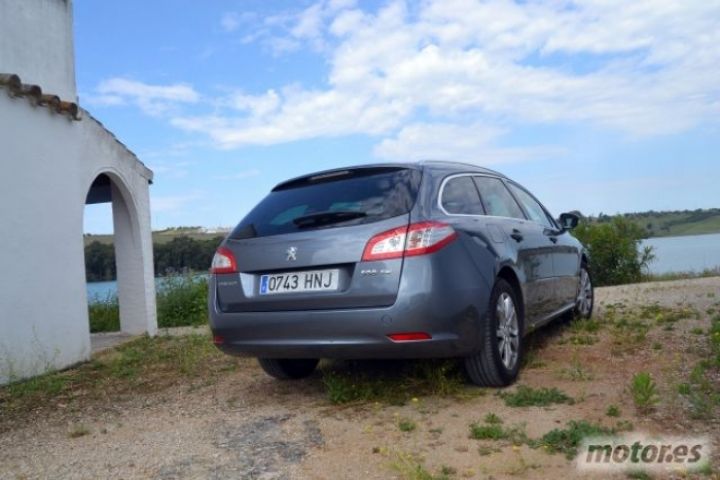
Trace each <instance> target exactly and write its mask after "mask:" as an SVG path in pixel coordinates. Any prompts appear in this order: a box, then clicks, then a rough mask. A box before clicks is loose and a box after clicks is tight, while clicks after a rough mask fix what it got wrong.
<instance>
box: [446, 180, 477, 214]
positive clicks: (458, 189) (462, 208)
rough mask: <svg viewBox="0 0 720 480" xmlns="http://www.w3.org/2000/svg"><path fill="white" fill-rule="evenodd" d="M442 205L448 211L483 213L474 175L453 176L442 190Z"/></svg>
mask: <svg viewBox="0 0 720 480" xmlns="http://www.w3.org/2000/svg"><path fill="white" fill-rule="evenodd" d="M441 201H442V206H443V208H444V209H445V211H446V212H448V213H461V214H466V215H482V214H483V213H485V212H484V210H483V207H482V203H481V202H480V196H479V195H478V192H477V188H475V184H474V183H473V181H472V177H467V176H465V177H456V178H451V179H450V180H448V181H447V183H445V186H444V187H443V191H442V200H441Z"/></svg>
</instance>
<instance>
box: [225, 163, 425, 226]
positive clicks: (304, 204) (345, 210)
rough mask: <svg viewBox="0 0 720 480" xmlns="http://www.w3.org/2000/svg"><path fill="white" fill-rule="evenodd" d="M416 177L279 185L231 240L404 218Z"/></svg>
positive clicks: (360, 174) (351, 176) (388, 173)
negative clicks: (398, 217)
mask: <svg viewBox="0 0 720 480" xmlns="http://www.w3.org/2000/svg"><path fill="white" fill-rule="evenodd" d="M420 177H421V173H420V171H418V170H415V169H410V168H397V167H395V168H391V167H381V168H378V167H373V168H361V169H354V170H347V171H344V172H340V173H338V174H333V175H328V176H317V177H308V178H306V179H301V180H298V181H293V182H291V183H286V184H282V185H280V186H278V187H276V188H275V189H274V190H273V191H272V192H271V193H270V194H269V195H268V196H267V197H265V198H264V199H263V200H262V201H261V202H260V203H259V204H258V205H257V206H256V207H255V208H253V209H252V210H251V211H250V213H248V214H247V216H246V217H245V218H244V219H243V220H242V221H241V222H240V224H239V225H238V226H237V227H235V230H233V232H232V234H231V235H230V238H234V239H242V238H252V237H265V236H270V235H279V234H283V233H292V232H299V231H305V230H313V229H318V228H331V227H339V226H349V225H358V224H363V223H371V222H377V221H379V220H384V219H386V218H391V217H396V216H398V215H404V214H406V213H408V212H409V211H410V209H411V208H412V206H413V204H414V203H415V198H416V197H417V192H418V187H419V185H420ZM314 216H315V218H313V217H314Z"/></svg>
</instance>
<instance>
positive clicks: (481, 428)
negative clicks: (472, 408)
mask: <svg viewBox="0 0 720 480" xmlns="http://www.w3.org/2000/svg"><path fill="white" fill-rule="evenodd" d="M487 420H488V419H487V418H486V419H485V424H480V423H473V424H471V425H470V438H473V439H475V440H508V441H509V442H510V443H512V444H513V445H522V444H523V443H526V442H527V441H528V438H527V434H526V433H525V425H514V426H512V427H507V428H505V427H503V426H502V425H501V423H502V420H500V419H499V418H497V420H499V421H500V423H497V421H496V422H495V423H491V422H488V421H487ZM492 420H495V419H492Z"/></svg>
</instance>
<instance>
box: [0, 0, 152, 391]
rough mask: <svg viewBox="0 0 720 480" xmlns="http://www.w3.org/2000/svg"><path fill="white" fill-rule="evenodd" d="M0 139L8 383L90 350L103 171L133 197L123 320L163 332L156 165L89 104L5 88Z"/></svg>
mask: <svg viewBox="0 0 720 480" xmlns="http://www.w3.org/2000/svg"><path fill="white" fill-rule="evenodd" d="M53 1H57V2H59V3H62V0H53ZM5 2H6V0H2V1H0V4H4V3H5ZM11 3H12V2H11ZM48 3H49V0H48ZM0 145H2V154H1V155H0V384H1V383H5V382H7V381H8V380H9V379H14V378H21V377H26V376H30V375H35V374H38V373H42V372H45V371H47V370H50V369H56V368H62V367H65V366H68V365H71V364H74V363H77V362H79V361H82V360H85V359H87V358H89V355H90V336H89V326H88V312H87V294H86V286H85V263H84V250H83V248H84V246H83V212H84V207H85V197H86V195H87V192H88V189H89V188H90V185H91V184H92V182H93V180H94V179H95V178H96V177H97V175H99V174H100V173H106V174H108V175H109V176H110V177H111V179H112V180H113V182H114V184H113V185H114V190H118V191H119V192H122V194H123V197H124V199H122V200H124V204H123V208H124V210H125V211H124V213H123V212H122V211H121V210H118V209H115V210H117V212H119V213H116V225H119V224H118V223H117V222H120V224H122V222H127V223H128V224H129V225H130V226H131V229H130V230H125V231H124V233H121V234H120V235H119V238H118V242H119V243H118V245H117V247H116V248H118V250H119V251H124V252H126V255H125V258H126V259H127V260H128V263H127V266H126V267H123V268H124V271H125V272H126V277H127V278H126V279H125V281H124V282H123V283H124V285H125V286H124V287H123V286H119V288H120V289H121V298H120V302H121V311H123V321H122V327H123V329H124V330H126V331H128V332H131V333H139V332H142V331H148V332H149V333H150V334H154V333H155V331H156V329H157V323H156V317H155V290H154V282H153V267H152V239H151V231H150V208H149V192H148V180H149V179H151V178H152V172H151V171H150V170H148V169H147V168H145V167H144V166H143V165H142V164H141V163H140V162H138V161H137V160H136V159H135V157H134V156H132V155H131V154H130V153H129V152H128V150H127V149H126V148H125V147H124V146H122V145H121V144H119V143H118V142H117V141H116V140H115V139H114V137H112V135H110V134H109V133H108V132H107V131H106V130H105V129H104V128H103V127H102V126H101V125H100V124H99V123H98V122H96V121H95V120H94V119H93V118H92V117H91V116H89V115H88V114H87V113H86V112H84V113H83V119H82V120H81V121H72V120H70V119H68V118H67V117H66V116H62V115H58V114H56V113H51V112H50V111H49V110H48V109H46V108H43V107H33V106H32V105H31V103H30V102H29V101H28V100H27V99H24V98H11V97H9V96H8V95H7V94H6V91H5V90H4V89H2V88H0ZM116 197H117V195H116ZM116 201H120V199H117V198H115V199H114V202H116ZM127 252H129V253H130V254H129V255H128V254H127ZM121 270H122V269H121ZM123 289H124V290H125V294H124V295H123V293H122V290H123Z"/></svg>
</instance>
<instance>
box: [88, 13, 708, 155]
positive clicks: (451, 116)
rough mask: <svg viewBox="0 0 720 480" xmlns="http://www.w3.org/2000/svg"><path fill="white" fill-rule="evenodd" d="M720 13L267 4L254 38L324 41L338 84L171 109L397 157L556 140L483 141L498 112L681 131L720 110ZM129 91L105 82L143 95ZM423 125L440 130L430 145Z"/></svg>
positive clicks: (526, 118)
mask: <svg viewBox="0 0 720 480" xmlns="http://www.w3.org/2000/svg"><path fill="white" fill-rule="evenodd" d="M719 19H720V4H719V3H717V2H676V1H671V0H637V1H633V2H630V3H628V2H625V1H620V0H587V1H583V2H574V1H562V2H558V1H556V0H546V1H535V2H523V3H515V2H510V1H505V0H487V1H476V0H442V1H441V0H426V1H423V2H420V3H417V4H413V5H412V6H410V7H409V6H408V5H407V4H406V3H405V2H403V1H391V2H389V3H387V4H386V5H385V6H383V7H381V8H380V9H378V10H377V11H375V12H368V11H362V10H360V9H359V8H356V7H355V6H354V3H353V2H343V1H320V2H317V3H315V4H312V5H310V6H309V7H307V8H305V9H304V10H302V11H300V12H297V13H288V12H285V13H282V14H280V15H276V16H273V17H267V18H265V19H264V21H263V22H259V23H260V24H261V26H260V27H259V30H258V31H256V32H254V33H252V34H250V35H246V36H245V38H246V39H247V41H257V42H261V43H263V44H265V45H270V46H271V47H270V48H272V49H273V51H274V52H275V53H276V54H279V53H283V52H294V51H297V50H299V49H301V48H303V47H305V48H311V49H315V50H316V51H318V52H320V53H321V54H323V55H324V56H325V57H326V59H327V62H328V65H329V72H328V74H327V81H326V83H325V85H324V87H322V88H314V89H303V88H299V87H294V86H288V87H286V88H281V89H277V90H270V91H267V92H264V93H260V94H258V95H251V94H248V93H246V92H243V93H240V94H237V95H235V96H234V97H233V96H231V97H230V98H229V99H225V100H226V101H225V104H224V106H223V107H221V108H216V109H214V110H213V111H212V113H205V114H202V113H197V112H193V113H187V112H185V113H182V114H176V115H172V118H171V122H172V124H173V125H175V126H177V127H179V128H182V129H185V130H188V131H193V132H200V133H202V134H205V135H207V136H209V137H210V138H211V139H212V141H213V142H214V143H215V144H216V145H218V146H219V147H222V148H236V147H242V146H247V145H271V144H276V143H282V142H289V141H296V140H302V139H308V138H317V137H330V136H342V135H351V134H366V135H371V136H377V137H379V143H378V145H377V147H376V149H375V152H376V154H377V155H378V156H381V157H384V158H390V157H393V158H396V157H401V156H408V155H410V156H412V155H414V154H415V152H416V151H418V150H420V147H413V146H412V145H411V141H415V142H421V143H422V142H424V143H423V146H424V148H426V149H429V150H433V149H435V150H438V152H439V153H442V152H443V151H445V150H447V145H451V146H452V147H451V148H450V150H452V151H453V152H454V153H455V154H456V155H462V156H468V155H470V154H471V153H472V150H473V149H475V148H477V149H480V150H481V151H492V152H494V153H495V154H496V155H497V156H498V158H506V159H512V158H516V157H522V156H527V155H529V156H533V155H538V154H539V153H538V152H543V151H547V150H546V148H548V147H545V146H541V147H538V149H529V150H528V149H524V148H523V149H507V148H505V149H497V148H493V147H492V143H491V140H492V139H491V138H489V139H486V140H487V141H486V142H480V141H474V142H471V141H469V140H468V139H467V138H466V137H465V135H466V134H467V133H468V132H467V128H468V127H466V126H465V125H467V124H468V123H469V124H470V125H473V126H477V125H484V126H485V127H483V128H489V130H484V131H485V132H486V133H488V132H491V131H493V128H495V127H492V125H500V126H502V129H507V128H512V126H513V125H517V124H523V125H534V124H537V125H543V124H577V123H584V124H588V125H593V126H598V127H601V128H607V129H612V130H616V131H620V132H624V133H627V134H629V135H636V136H637V135H663V134H669V133H677V132H682V131H684V130H688V129H691V128H693V127H695V126H697V125H700V124H703V123H706V122H717V119H718V113H719V112H718V105H719V104H720V87H718V85H720V69H719V68H717V65H718V64H720V49H719V48H717V45H718V44H720V29H718V28H716V26H717V23H718V20H719ZM122 90H123V89H117V88H114V89H104V90H102V91H100V92H99V93H101V94H104V95H113V96H119V97H120V98H123V99H124V98H126V97H128V96H129V95H130V94H127V93H123V91H122ZM192 92H193V93H194V91H192ZM195 95H197V94H195ZM190 96H192V95H190ZM132 98H135V99H136V101H137V102H138V103H139V104H140V103H141V102H143V100H140V99H143V98H145V97H143V96H138V95H136V96H134V97H132ZM110 101H115V99H111V100H110ZM144 103H147V101H145V102H144ZM150 103H151V104H152V102H150ZM141 107H142V105H141ZM146 110H147V106H146ZM150 110H153V109H150ZM419 119H422V121H420V120H419ZM468 119H470V121H469V122H468ZM423 129H432V130H433V132H434V133H436V134H438V133H437V132H439V134H438V137H437V139H436V140H435V141H434V142H430V144H428V142H429V140H428V139H427V138H426V137H425V136H423V135H421V133H423ZM441 138H442V139H443V142H446V143H445V144H444V145H445V146H446V148H445V149H444V150H443V149H442V148H441V147H442V146H443V145H442V144H441V143H440V139H441ZM488 142H490V143H488Z"/></svg>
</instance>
